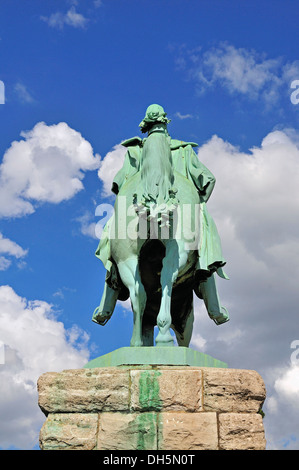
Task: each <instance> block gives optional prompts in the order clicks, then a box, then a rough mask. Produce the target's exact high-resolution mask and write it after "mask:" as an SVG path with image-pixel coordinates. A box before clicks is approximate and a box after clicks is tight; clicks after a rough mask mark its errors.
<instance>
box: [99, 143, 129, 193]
mask: <svg viewBox="0 0 299 470" xmlns="http://www.w3.org/2000/svg"><path fill="white" fill-rule="evenodd" d="M126 151H127V149H126V147H124V146H123V145H121V144H118V145H115V146H114V147H113V149H112V150H111V151H110V152H108V153H107V154H106V155H105V157H104V158H103V160H102V161H101V163H100V167H99V170H98V177H99V179H100V180H101V181H102V183H103V191H102V196H103V197H109V196H112V194H113V193H112V192H111V187H112V182H113V178H114V176H115V175H116V173H117V172H118V170H120V169H121V167H122V165H123V162H124V157H125V153H126Z"/></svg>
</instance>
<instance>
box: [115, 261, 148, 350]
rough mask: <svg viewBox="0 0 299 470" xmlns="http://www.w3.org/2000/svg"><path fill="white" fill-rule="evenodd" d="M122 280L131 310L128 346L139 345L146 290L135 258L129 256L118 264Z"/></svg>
mask: <svg viewBox="0 0 299 470" xmlns="http://www.w3.org/2000/svg"><path fill="white" fill-rule="evenodd" d="M118 270H119V274H120V277H121V279H122V282H123V283H124V285H125V286H126V287H127V288H128V289H129V293H130V300H131V305H132V310H133V316H134V320H133V333H132V338H131V342H130V346H134V347H139V346H142V345H143V341H142V317H143V312H144V309H145V304H146V292H145V289H144V286H143V284H142V282H141V277H140V273H139V268H138V260H137V258H136V259H135V258H130V259H128V260H126V261H125V262H122V263H119V264H118Z"/></svg>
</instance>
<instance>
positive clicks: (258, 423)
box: [219, 413, 266, 450]
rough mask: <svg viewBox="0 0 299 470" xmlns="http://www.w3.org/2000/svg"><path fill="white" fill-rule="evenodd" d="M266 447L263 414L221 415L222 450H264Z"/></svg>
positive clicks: (220, 446)
mask: <svg viewBox="0 0 299 470" xmlns="http://www.w3.org/2000/svg"><path fill="white" fill-rule="evenodd" d="M265 447H266V440H265V433H264V426H263V421H262V416H261V415H260V414H253V413H221V414H220V415H219V448H220V450H264V449H265Z"/></svg>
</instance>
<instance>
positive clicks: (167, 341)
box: [156, 331, 174, 346]
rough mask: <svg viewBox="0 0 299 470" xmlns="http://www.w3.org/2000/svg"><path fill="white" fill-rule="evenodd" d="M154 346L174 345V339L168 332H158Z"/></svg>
mask: <svg viewBox="0 0 299 470" xmlns="http://www.w3.org/2000/svg"><path fill="white" fill-rule="evenodd" d="M156 346H174V340H173V337H172V336H171V334H170V332H169V331H168V332H167V333H164V334H162V333H161V332H160V333H158V335H157V338H156Z"/></svg>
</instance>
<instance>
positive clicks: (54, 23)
mask: <svg viewBox="0 0 299 470" xmlns="http://www.w3.org/2000/svg"><path fill="white" fill-rule="evenodd" d="M41 20H43V21H45V22H46V23H47V24H48V25H49V26H50V27H51V28H56V29H60V30H62V29H63V28H64V26H65V25H67V26H71V27H73V28H79V29H84V28H86V26H87V23H88V21H89V19H88V18H86V17H85V16H84V15H82V14H81V13H78V12H77V11H76V7H75V6H74V5H72V6H71V8H70V9H69V10H68V11H67V12H66V13H62V12H61V11H58V12H56V13H52V14H51V15H50V16H41Z"/></svg>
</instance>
